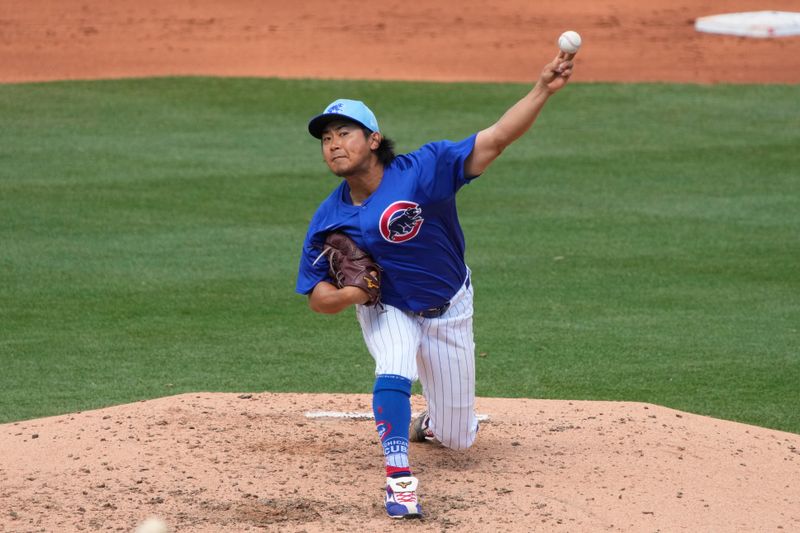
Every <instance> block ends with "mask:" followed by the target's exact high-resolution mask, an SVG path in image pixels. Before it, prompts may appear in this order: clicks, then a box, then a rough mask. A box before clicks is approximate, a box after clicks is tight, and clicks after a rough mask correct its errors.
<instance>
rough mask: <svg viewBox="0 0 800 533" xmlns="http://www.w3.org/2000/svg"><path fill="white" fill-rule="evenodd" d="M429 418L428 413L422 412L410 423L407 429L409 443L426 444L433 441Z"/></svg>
mask: <svg viewBox="0 0 800 533" xmlns="http://www.w3.org/2000/svg"><path fill="white" fill-rule="evenodd" d="M430 426H431V417H430V416H428V411H423V412H422V414H420V415H419V416H418V417H417V418H415V419H414V421H413V422H411V426H410V427H409V428H408V440H410V441H411V442H427V441H432V440H435V439H436V437H435V436H434V435H433V431H432V430H431V428H430Z"/></svg>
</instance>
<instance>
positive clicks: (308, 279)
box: [295, 232, 331, 294]
mask: <svg viewBox="0 0 800 533" xmlns="http://www.w3.org/2000/svg"><path fill="white" fill-rule="evenodd" d="M321 253H322V247H321V246H319V245H318V244H315V243H313V242H312V241H311V232H309V234H308V235H306V238H305V241H304V242H303V250H302V253H301V255H300V267H299V268H298V272H297V285H296V286H295V291H296V292H297V293H299V294H309V293H310V292H311V291H312V290H314V287H316V286H317V283H319V282H320V281H331V279H330V276H329V275H328V258H327V257H319V255H320V254H321ZM315 262H316V263H315Z"/></svg>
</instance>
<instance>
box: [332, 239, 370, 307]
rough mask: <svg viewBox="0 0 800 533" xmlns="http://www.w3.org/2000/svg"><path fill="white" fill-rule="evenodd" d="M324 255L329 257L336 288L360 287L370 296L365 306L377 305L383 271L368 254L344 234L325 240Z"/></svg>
mask: <svg viewBox="0 0 800 533" xmlns="http://www.w3.org/2000/svg"><path fill="white" fill-rule="evenodd" d="M322 255H327V256H328V264H329V268H328V270H329V272H330V274H331V277H332V278H333V280H334V282H335V283H336V286H337V287H339V288H340V289H341V288H342V287H347V286H352V287H358V288H359V289H361V290H363V291H364V292H366V293H367V294H368V295H369V300H368V301H367V303H365V304H364V305H375V304H377V303H378V302H379V301H380V299H381V269H380V267H379V266H378V265H377V263H375V261H373V260H372V257H370V256H369V254H368V253H366V252H365V251H363V250H362V249H360V248H359V247H358V246H357V245H356V243H355V242H353V239H351V238H350V237H348V236H347V235H345V234H344V233H342V232H339V231H336V232H334V233H331V234H329V235H328V236H327V238H326V239H325V248H324V250H323V251H322Z"/></svg>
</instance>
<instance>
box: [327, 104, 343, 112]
mask: <svg viewBox="0 0 800 533" xmlns="http://www.w3.org/2000/svg"><path fill="white" fill-rule="evenodd" d="M343 107H344V104H342V103H338V104H333V105H332V106H330V107H329V108H328V109H326V110H325V112H326V113H339V112H341V110H342V108H343Z"/></svg>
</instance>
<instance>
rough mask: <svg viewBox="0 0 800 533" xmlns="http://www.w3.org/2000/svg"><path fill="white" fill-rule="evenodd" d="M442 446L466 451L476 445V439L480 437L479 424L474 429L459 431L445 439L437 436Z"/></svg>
mask: <svg viewBox="0 0 800 533" xmlns="http://www.w3.org/2000/svg"><path fill="white" fill-rule="evenodd" d="M436 437H437V439H438V440H439V442H441V443H442V446H444V447H445V448H450V449H451V450H466V449H467V448H470V447H472V445H473V444H475V439H476V438H477V437H478V425H477V423H476V424H475V426H474V427H473V428H463V430H462V431H457V432H454V433H451V434H449V435H444V436H443V437H439V436H438V435H437V436H436Z"/></svg>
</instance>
